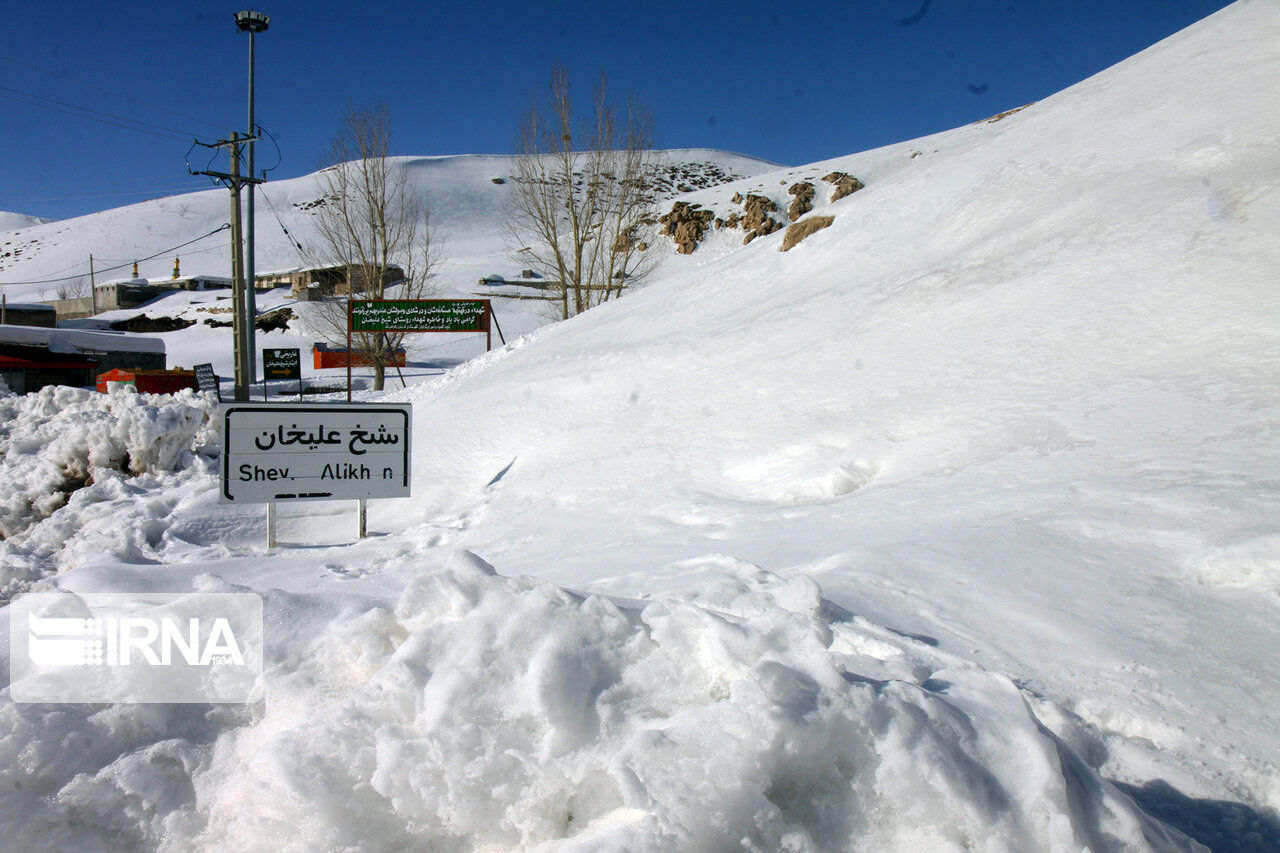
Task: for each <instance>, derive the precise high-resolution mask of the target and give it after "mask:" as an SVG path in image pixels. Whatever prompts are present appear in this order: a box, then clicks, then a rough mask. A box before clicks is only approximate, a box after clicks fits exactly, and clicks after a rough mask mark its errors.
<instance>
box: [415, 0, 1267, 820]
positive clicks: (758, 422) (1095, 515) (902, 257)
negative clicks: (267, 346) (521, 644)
mask: <svg viewBox="0 0 1280 853" xmlns="http://www.w3.org/2000/svg"><path fill="white" fill-rule="evenodd" d="M1276 12H1277V9H1276V6H1275V4H1274V3H1271V2H1266V0H1261V2H1246V3H1240V4H1236V5H1235V6H1232V7H1231V8H1229V9H1228V10H1225V11H1224V12H1223V13H1221V14H1219V15H1216V16H1214V17H1213V18H1210V19H1209V20H1207V21H1205V22H1203V23H1202V24H1200V25H1198V26H1196V27H1193V28H1192V29H1191V30H1189V31H1187V32H1184V33H1182V34H1179V35H1178V36H1176V37H1174V38H1171V39H1169V40H1167V41H1166V42H1163V43H1161V44H1160V45H1158V46H1156V47H1154V48H1152V49H1151V50H1149V51H1147V52H1145V53H1143V54H1141V55H1139V56H1137V57H1135V58H1134V59H1132V60H1130V61H1128V62H1126V63H1123V64H1122V65H1120V66H1118V67H1116V68H1113V69H1110V70H1109V71H1107V72H1104V73H1103V74H1100V75H1098V76H1097V77H1096V78H1094V79H1091V80H1089V81H1086V82H1084V83H1081V84H1079V85H1077V86H1075V87H1073V88H1071V89H1069V90H1067V91H1064V92H1063V93H1061V94H1059V95H1056V96H1054V97H1052V98H1049V99H1047V100H1045V101H1044V102H1041V103H1038V104H1035V105H1032V106H1030V107H1028V108H1026V109H1024V110H1022V111H1020V112H1018V113H1016V114H1013V115H1010V116H1008V117H1006V118H1003V119H1001V120H998V121H995V122H991V123H980V124H978V125H975V126H972V127H967V128H962V129H959V130H957V131H954V132H951V133H949V134H942V135H939V136H938V137H934V138H931V139H928V140H919V141H916V142H914V143H912V144H910V145H903V146H895V147H894V148H891V149H884V150H882V151H877V152H870V153H868V154H865V155H856V156H852V157H847V158H840V159H838V160H834V161H831V162H828V163H823V164H815V165H814V166H812V167H807V168H805V169H802V170H787V171H783V172H780V173H776V174H775V175H763V176H760V177H759V178H758V179H756V180H752V181H744V182H739V183H738V184H737V185H729V186H726V187H723V188H719V189H716V190H711V191H708V192H705V193H700V194H698V195H695V196H691V197H690V199H691V200H696V199H698V198H701V199H702V200H703V201H704V202H705V203H707V204H708V205H710V206H715V205H720V206H721V209H724V207H725V206H726V204H727V199H726V196H727V195H728V193H729V192H731V191H741V192H747V191H748V190H750V189H752V188H754V187H759V188H761V189H764V188H767V187H774V188H775V190H774V192H775V193H778V194H779V196H781V194H783V193H785V188H786V186H788V185H789V184H791V183H792V182H793V181H794V180H795V179H796V178H797V177H808V176H812V175H819V174H821V173H823V172H825V171H826V170H828V169H840V170H843V171H846V172H849V173H851V174H853V175H856V176H858V177H859V178H862V179H863V180H864V181H865V182H866V183H867V188H866V189H865V190H862V191H861V192H858V193H856V194H855V195H853V196H850V197H848V198H845V199H842V200H841V201H838V202H835V203H834V204H829V205H824V204H821V203H820V204H819V205H818V208H817V209H816V210H815V213H827V214H834V215H835V221H834V224H833V225H832V226H831V227H830V228H828V229H826V230H824V231H821V232H819V233H817V234H815V235H814V236H812V237H810V238H809V239H808V241H806V242H805V243H803V244H802V245H800V246H799V247H797V248H796V249H793V250H792V251H791V252H789V253H787V254H780V253H778V251H777V249H778V247H779V243H780V240H781V234H773V235H770V236H768V237H763V238H759V239H757V240H755V241H754V242H752V243H751V244H750V245H749V246H747V247H741V246H740V240H741V235H740V233H733V234H725V233H716V234H714V235H713V236H712V237H710V238H709V239H708V242H707V243H706V244H705V245H704V246H703V247H700V248H699V249H698V250H697V251H696V252H695V253H694V254H692V255H690V256H688V257H687V258H683V257H682V258H678V259H673V260H674V261H675V263H674V264H672V265H669V267H668V271H669V275H668V277H666V278H664V279H663V280H662V281H661V282H660V283H657V284H655V285H653V286H652V287H650V288H649V289H647V290H645V291H643V292H641V293H638V294H636V295H634V296H633V297H630V298H628V299H627V300H625V301H623V302H620V303H618V304H617V305H612V306H606V307H605V308H603V309H601V310H600V311H598V312H594V313H593V314H591V315H590V316H588V317H584V318H581V319H579V320H576V321H573V322H571V323H567V324H563V325H561V326H557V327H554V328H551V329H548V330H546V331H545V333H544V334H542V335H541V336H540V337H539V338H538V340H537V341H536V345H530V346H528V347H526V348H525V349H523V350H521V351H517V352H513V353H510V354H509V356H508V357H507V358H505V359H503V360H501V361H500V362H498V363H495V364H493V365H492V366H490V367H488V368H487V369H485V370H483V371H478V372H475V373H474V375H468V376H466V377H462V376H459V377H457V378H456V379H454V380H453V381H451V382H449V383H446V384H445V385H443V386H439V387H430V388H424V389H421V390H420V391H418V392H416V393H414V394H412V395H411V396H410V399H414V400H415V401H418V404H419V415H418V417H419V421H418V423H419V424H420V425H421V428H422V435H423V436H424V439H423V443H422V445H421V448H420V450H421V456H420V458H421V459H422V460H424V461H423V465H422V467H421V469H420V474H419V478H418V482H417V484H416V486H415V488H416V489H417V492H416V493H417V494H420V495H423V496H424V498H423V501H422V502H421V503H418V502H415V503H414V505H412V506H408V505H406V506H405V507H404V508H403V509H402V510H401V511H400V513H399V514H398V519H399V524H401V525H411V524H413V523H415V522H427V521H429V520H430V519H432V518H439V517H466V518H469V519H471V520H470V521H469V523H468V526H467V529H466V530H465V532H463V533H461V534H458V535H456V536H455V537H454V539H455V540H456V541H458V542H460V543H462V544H464V545H466V546H467V547H470V548H473V549H475V550H476V551H477V552H478V553H481V554H483V555H485V557H486V559H489V560H490V561H492V562H494V563H495V564H496V565H498V566H500V567H501V568H502V570H503V571H513V572H530V573H535V574H538V575H540V576H543V577H548V578H552V579H554V580H556V581H558V582H561V583H569V584H573V585H578V586H582V587H586V588H589V589H594V590H603V591H609V592H615V593H616V592H625V593H630V594H641V593H643V592H646V591H649V590H651V589H652V588H653V587H654V585H655V584H656V583H658V581H657V580H656V577H658V575H655V570H656V569H657V568H659V567H662V566H672V567H673V568H671V569H669V570H664V572H662V573H661V574H660V576H661V578H662V582H663V583H681V581H679V577H680V575H682V574H683V573H684V572H685V570H684V569H682V568H679V565H680V563H679V561H682V560H688V559H691V558H697V557H701V556H702V555H706V554H711V553H723V554H730V555H733V556H734V557H738V558H742V559H746V560H749V561H751V562H753V563H756V564H758V565H760V566H763V567H764V568H766V569H769V570H770V571H775V572H779V573H781V574H783V575H784V576H787V577H791V576H795V575H807V576H810V577H814V578H815V579H817V580H818V581H819V582H820V583H821V584H822V587H823V589H824V593H825V594H826V595H827V596H828V597H829V598H831V599H833V600H834V601H835V602H836V603H838V604H840V605H842V606H844V607H846V608H848V609H850V610H852V611H853V612H855V613H858V614H860V615H863V616H866V617H867V618H870V619H873V620H875V621H877V622H881V623H884V624H888V625H892V626H895V627H897V628H899V629H900V630H904V631H908V632H911V633H916V634H921V635H927V636H931V637H935V638H937V639H938V641H939V642H940V644H941V647H942V648H944V649H947V650H950V651H952V652H955V653H957V654H963V655H964V656H966V657H971V658H973V659H975V660H979V661H982V662H983V663H984V664H987V665H991V666H994V667H996V668H998V669H1000V670H1002V671H1005V672H1009V673H1011V674H1013V675H1015V677H1017V678H1019V679H1020V683H1024V684H1026V685H1027V686H1028V688H1029V689H1031V690H1033V691H1034V692H1036V693H1037V694H1043V695H1046V696H1049V697H1052V698H1053V699H1054V700H1055V701H1058V702H1060V703H1062V704H1063V705H1064V706H1065V707H1066V708H1068V709H1070V711H1071V712H1073V713H1074V714H1076V715H1078V716H1079V717H1080V718H1082V719H1083V720H1086V721H1087V722H1088V723H1089V724H1090V725H1092V726H1093V727H1095V729H1096V732H1097V734H1098V737H1099V738H1100V742H1101V743H1102V744H1103V747H1102V748H1103V751H1104V752H1105V754H1106V755H1107V756H1108V757H1107V762H1108V763H1107V764H1106V767H1107V768H1108V772H1110V773H1114V774H1116V775H1118V776H1121V777H1123V778H1124V779H1125V780H1126V781H1129V782H1133V783H1144V782H1146V781H1150V780H1151V779H1153V778H1161V779H1164V780H1166V781H1168V782H1171V783H1172V784H1173V785H1174V786H1175V787H1177V788H1179V789H1181V790H1183V791H1185V792H1187V793H1188V794H1190V795H1193V796H1209V797H1239V798H1243V799H1245V800H1246V801H1248V802H1250V803H1253V804H1255V805H1264V804H1266V805H1269V806H1270V807H1272V808H1274V807H1275V806H1277V805H1280V800H1277V796H1278V794H1280V788H1278V787H1277V785H1278V784H1280V776H1278V775H1277V772H1278V771H1277V763H1276V761H1275V755H1276V754H1277V742H1276V740H1275V732H1276V729H1277V727H1276V718H1275V710H1274V709H1275V708H1276V707H1277V706H1278V705H1280V694H1278V693H1277V692H1276V686H1275V685H1276V684H1277V683H1280V682H1278V681H1277V679H1276V676H1277V675H1278V674H1280V671H1278V669H1277V667H1278V666H1280V657H1278V655H1277V649H1278V648H1280V642H1278V641H1280V637H1278V636H1277V629H1276V620H1275V616H1276V606H1277V603H1280V601H1278V599H1277V591H1278V590H1280V572H1277V566H1280V551H1277V547H1280V538H1277V533H1278V532H1280V531H1278V530H1277V526H1276V519H1277V518H1280V511H1278V510H1280V506H1278V505H1277V491H1276V488H1275V486H1276V483H1277V477H1278V476H1280V459H1278V457H1277V454H1276V453H1275V450H1274V437H1275V428H1276V424H1277V417H1278V416H1280V408H1277V399H1280V398H1278V397H1277V394H1276V391H1277V390H1278V389H1277V381H1278V379H1280V341H1278V339H1277V338H1278V335H1280V293H1278V292H1277V290H1276V288H1275V287H1274V282H1275V281H1276V274H1277V272H1278V271H1280V241H1278V238H1277V236H1276V235H1277V234H1280V230H1278V229H1277V226H1280V205H1278V204H1277V198H1278V196H1277V194H1276V188H1277V184H1278V182H1280V163H1278V162H1277V159H1276V154H1275V151H1276V150H1277V148H1276V145H1275V143H1276V141H1277V136H1278V135H1280V115H1278V114H1277V111H1276V110H1275V109H1274V108H1270V109H1268V108H1259V107H1260V105H1261V104H1262V103H1263V102H1267V98H1268V97H1269V96H1267V95H1265V94H1264V93H1269V92H1272V91H1275V89H1276V86H1277V84H1280V62H1278V61H1277V59H1278V58H1280V57H1278V56H1277V40H1276V35H1277V24H1278V20H1280V16H1277V14H1276ZM916 151H919V152H921V153H920V155H919V156H915V157H913V156H912V153H913V152H916ZM779 200H781V197H779ZM820 201H821V199H820ZM717 241H719V242H717ZM676 265H683V269H680V270H677V269H676V268H675V267H676ZM513 389H519V390H518V391H513ZM499 472H505V473H504V474H503V475H502V477H501V478H500V480H498V481H496V482H494V481H493V479H494V477H495V475H496V474H498V473H499Z"/></svg>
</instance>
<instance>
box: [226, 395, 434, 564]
mask: <svg viewBox="0 0 1280 853" xmlns="http://www.w3.org/2000/svg"><path fill="white" fill-rule="evenodd" d="M411 417H412V406H411V405H410V404H408V403H388V404H355V405H352V404H346V403H309V404H306V405H299V404H296V403H295V404H288V405H286V404H279V405H267V404H263V403H253V404H241V405H231V406H228V407H227V408H226V409H225V410H224V413H223V428H224V432H223V434H224V436H225V440H224V450H223V454H222V500H223V502H226V503H265V504H267V518H268V531H267V535H268V542H269V544H273V543H274V539H275V524H274V522H275V504H276V503H278V502H280V501H306V500H356V501H359V502H360V504H361V507H360V525H359V531H360V535H361V537H363V536H364V534H365V531H366V530H367V525H366V523H365V512H366V510H365V505H364V502H365V501H366V500H368V499H369V498H407V497H409V471H410V468H409V445H410V443H411V442H410V439H411V435H412V432H411V426H412V424H411Z"/></svg>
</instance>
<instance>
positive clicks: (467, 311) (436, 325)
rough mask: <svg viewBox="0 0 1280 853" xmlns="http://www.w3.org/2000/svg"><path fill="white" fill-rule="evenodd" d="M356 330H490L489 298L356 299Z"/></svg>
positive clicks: (353, 313) (353, 305) (353, 308)
mask: <svg viewBox="0 0 1280 853" xmlns="http://www.w3.org/2000/svg"><path fill="white" fill-rule="evenodd" d="M351 331H353V332H487V331H489V300H487V299H387V300H372V299H353V300H352V301H351Z"/></svg>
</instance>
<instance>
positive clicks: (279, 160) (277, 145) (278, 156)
mask: <svg viewBox="0 0 1280 853" xmlns="http://www.w3.org/2000/svg"><path fill="white" fill-rule="evenodd" d="M253 127H254V133H259V134H261V133H265V134H266V135H267V138H268V139H270V140H271V144H272V145H274V146H275V149H276V164H275V165H274V166H272V167H271V168H270V169H263V170H262V171H264V172H274V171H275V170H276V169H279V168H280V164H281V163H282V162H284V155H283V154H281V153H280V143H279V142H276V138H275V136H274V135H272V133H271V131H269V130H267V129H266V128H265V127H263V126H262V125H260V124H255V125H254V126H253Z"/></svg>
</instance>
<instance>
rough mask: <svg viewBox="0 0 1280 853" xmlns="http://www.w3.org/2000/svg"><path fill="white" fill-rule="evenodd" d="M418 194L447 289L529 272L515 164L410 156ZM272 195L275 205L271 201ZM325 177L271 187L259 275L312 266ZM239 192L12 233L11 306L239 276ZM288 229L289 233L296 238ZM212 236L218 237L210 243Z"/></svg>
mask: <svg viewBox="0 0 1280 853" xmlns="http://www.w3.org/2000/svg"><path fill="white" fill-rule="evenodd" d="M396 159H397V160H398V161H400V162H401V163H403V164H404V166H405V168H406V169H407V170H408V173H409V180H410V182H411V185H412V186H413V187H414V188H415V189H416V191H417V193H418V194H419V195H420V197H421V198H422V199H423V201H424V202H425V203H426V204H427V206H428V207H429V209H430V211H431V216H432V225H433V227H434V229H435V230H436V235H437V237H438V238H439V241H440V244H441V246H442V247H443V250H444V253H445V256H444V263H443V265H442V266H441V268H440V270H439V279H440V286H441V287H442V288H444V289H445V290H455V289H460V288H468V287H470V286H471V285H474V284H475V282H476V281H477V280H478V279H479V278H481V277H482V276H485V275H488V274H491V273H494V272H497V273H499V274H503V275H506V276H512V275H516V274H518V271H519V268H518V267H517V266H515V264H516V262H515V261H513V260H511V259H510V257H509V249H508V247H507V246H506V245H505V243H504V238H503V234H504V230H503V225H502V223H503V200H504V199H505V197H506V193H507V191H508V190H509V189H510V186H509V185H506V184H503V183H500V182H502V181H504V180H505V176H506V175H507V174H508V168H507V167H508V163H507V159H506V158H505V157H500V156H487V155H462V156H451V157H401V158H396ZM776 168H777V165H776V164H773V163H768V162H766V161H763V160H758V159H756V158H753V157H746V156H743V155H739V154H732V153H730V152H726V151H711V150H706V149H682V150H677V151H662V152H656V154H655V157H654V169H655V174H654V178H655V189H656V190H657V191H658V193H659V196H660V197H662V198H666V197H671V196H674V195H679V194H681V193H683V192H687V191H690V190H697V189H699V188H704V187H707V186H711V185H713V184H717V183H724V182H725V181H728V180H732V179H734V178H743V177H749V176H753V175H758V174H760V173H762V172H771V171H773V170H774V169H776ZM263 197H265V201H263ZM321 198H322V191H321V189H320V184H319V183H318V181H317V178H316V176H315V175H305V176H303V177H301V178H292V179H289V180H282V181H272V182H269V183H266V184H264V185H262V190H261V194H260V196H259V201H258V202H257V205H256V208H257V215H256V228H255V231H256V240H255V245H256V247H257V248H256V263H257V270H258V271H259V272H265V271H271V270H284V269H293V268H297V267H299V266H302V265H304V264H305V261H304V259H303V257H302V255H301V253H300V252H299V250H298V248H297V245H296V244H297V243H299V242H300V243H302V244H303V245H304V246H305V245H308V242H309V241H310V240H312V239H313V237H314V228H315V226H314V218H315V216H316V212H315V208H316V205H317V202H319V201H320V200H321ZM228 206H229V205H228V193H227V191H226V190H223V189H211V190H208V191H205V192H198V193H188V194H185V195H178V196H171V197H168V198H162V199H155V200H152V201H146V202H141V203H139V204H133V205H129V206H127V207H121V208H116V209H113V210H106V211H103V212H101V213H95V214H91V215H89V216H81V217H76V218H74V219H65V220H59V221H56V222H42V223H40V224H32V223H24V224H26V225H27V226H28V227H19V226H18V225H13V226H11V233H7V234H5V235H4V237H3V239H4V241H5V245H4V247H3V250H2V251H0V282H3V283H5V284H4V291H5V293H7V294H8V296H9V298H10V299H13V300H19V301H34V300H39V299H42V298H53V296H54V295H55V293H56V290H57V288H58V285H59V284H60V283H61V282H63V281H65V280H68V278H70V277H78V276H83V277H84V278H85V280H86V281H87V278H88V275H89V255H91V254H92V255H93V256H94V259H95V268H94V272H95V278H96V280H97V281H103V280H104V279H107V278H112V277H116V278H118V277H122V276H129V275H131V274H132V266H133V263H134V262H135V261H138V262H139V264H138V272H139V274H140V275H142V276H144V277H151V278H164V277H168V276H169V275H170V274H171V272H172V270H173V264H174V259H175V258H176V259H177V260H179V261H180V265H181V271H182V272H183V273H184V274H186V275H197V274H204V275H219V276H227V275H228V274H229V272H228V271H229V269H230V249H229V248H228V247H229V242H228V238H227V231H225V230H219V229H221V228H222V227H223V226H224V225H225V224H226V223H227V222H228V218H229V214H228ZM286 232H287V233H286ZM206 235H207V236H206Z"/></svg>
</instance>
